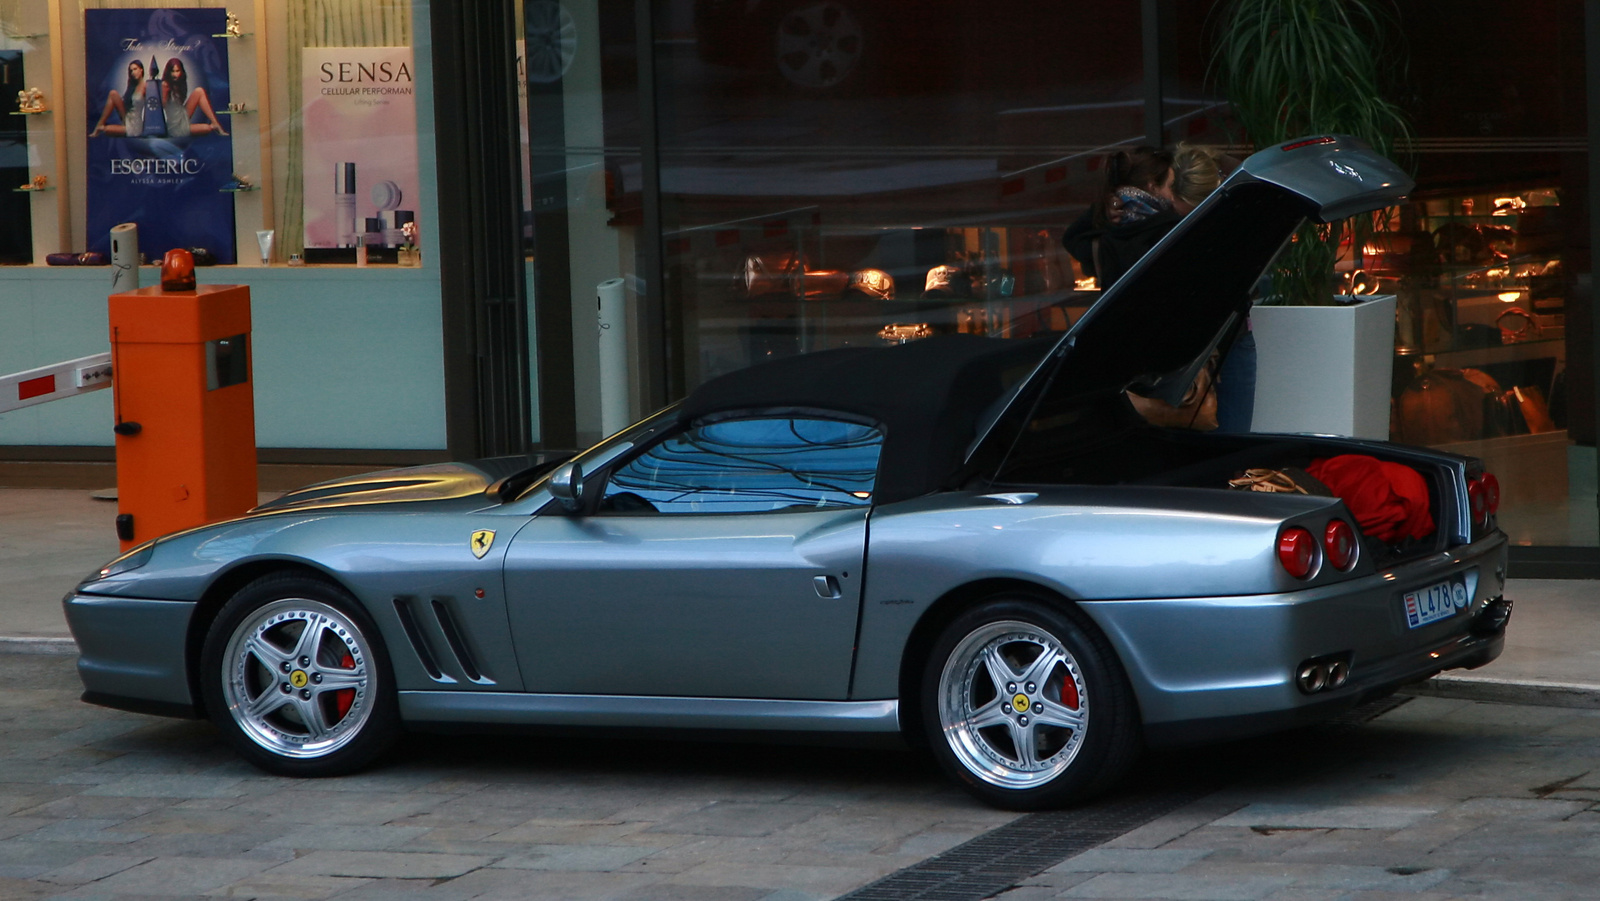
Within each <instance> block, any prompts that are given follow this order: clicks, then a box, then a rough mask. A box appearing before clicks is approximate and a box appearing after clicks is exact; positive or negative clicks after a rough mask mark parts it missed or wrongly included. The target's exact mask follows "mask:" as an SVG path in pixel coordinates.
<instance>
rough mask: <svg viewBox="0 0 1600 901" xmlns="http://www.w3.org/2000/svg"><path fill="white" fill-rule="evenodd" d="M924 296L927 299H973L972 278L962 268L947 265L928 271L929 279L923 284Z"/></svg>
mask: <svg viewBox="0 0 1600 901" xmlns="http://www.w3.org/2000/svg"><path fill="white" fill-rule="evenodd" d="M922 296H923V297H926V298H944V297H958V298H961V299H963V300H967V299H971V297H972V276H970V275H968V274H967V270H966V269H964V268H962V267H960V266H952V265H950V264H948V263H946V264H945V265H943V266H935V267H933V268H932V269H929V270H928V279H927V281H926V282H924V283H923V286H922Z"/></svg>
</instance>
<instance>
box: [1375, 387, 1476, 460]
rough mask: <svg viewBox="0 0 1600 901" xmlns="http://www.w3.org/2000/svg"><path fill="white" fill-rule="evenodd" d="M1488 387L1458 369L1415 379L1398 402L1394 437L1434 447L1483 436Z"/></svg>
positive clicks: (1404, 441)
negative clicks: (1473, 381) (1485, 395)
mask: <svg viewBox="0 0 1600 901" xmlns="http://www.w3.org/2000/svg"><path fill="white" fill-rule="evenodd" d="M1483 398H1484V390H1483V388H1482V387H1481V386H1479V385H1476V384H1473V383H1472V382H1471V381H1469V380H1468V379H1467V378H1466V377H1465V376H1463V375H1462V374H1461V373H1460V372H1459V371H1458V370H1454V369H1435V370H1432V371H1431V372H1425V373H1423V374H1421V375H1419V376H1417V377H1416V378H1414V379H1412V380H1411V384H1409V385H1407V386H1406V389H1405V390H1404V391H1402V392H1400V398H1399V400H1398V401H1396V403H1395V409H1396V414H1397V415H1396V417H1395V424H1396V425H1398V426H1399V428H1398V429H1397V430H1396V431H1395V437H1394V440H1395V441H1398V442H1400V443H1402V444H1417V445H1423V446H1430V445H1435V444H1449V443H1450V442H1453V441H1472V440H1476V439H1478V438H1481V437H1483V410H1484V404H1483Z"/></svg>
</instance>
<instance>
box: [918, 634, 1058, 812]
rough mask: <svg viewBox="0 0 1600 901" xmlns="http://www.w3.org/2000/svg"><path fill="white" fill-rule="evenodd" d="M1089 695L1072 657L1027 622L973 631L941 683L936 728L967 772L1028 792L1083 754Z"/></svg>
mask: <svg viewBox="0 0 1600 901" xmlns="http://www.w3.org/2000/svg"><path fill="white" fill-rule="evenodd" d="M1088 721H1089V693H1088V691H1087V686H1085V685H1084V682H1083V671H1082V669H1081V668H1080V667H1079V666H1078V662H1077V661H1076V660H1075V659H1073V657H1072V654H1071V653H1069V652H1068V651H1067V649H1066V648H1064V647H1062V645H1061V642H1060V641H1058V640H1056V638H1055V637H1054V636H1052V635H1051V634H1050V633H1049V632H1047V631H1046V630H1044V629H1043V628H1041V627H1039V626H1036V625H1034V624H1032V623H1025V622H1017V621H1014V620H1005V621H1001V622H993V623H987V624H985V625H983V626H980V627H978V628H977V629H974V630H973V631H972V632H970V633H969V634H968V635H967V636H966V637H965V638H963V639H962V640H961V642H960V643H959V644H957V645H956V647H955V650H953V651H951V652H950V656H949V657H948V658H946V660H945V664H944V670H943V672H942V673H941V674H940V676H939V726H940V729H941V731H942V732H943V733H944V737H945V741H946V742H948V743H949V746H950V750H951V751H952V752H954V754H955V756H956V759H957V760H959V761H960V762H961V765H962V766H964V767H965V768H966V769H967V771H968V772H970V773H972V775H974V776H976V777H978V778H979V779H982V780H983V781H984V782H987V783H989V784H990V785H994V786H997V787H1000V788H1008V789H1029V788H1037V787H1039V786H1042V785H1046V784H1048V783H1049V782H1050V781H1051V780H1053V779H1055V778H1056V777H1057V776H1059V775H1061V774H1062V773H1063V772H1065V771H1066V769H1067V767H1069V766H1071V765H1072V761H1073V760H1074V759H1075V758H1076V757H1077V756H1078V751H1079V750H1080V749H1082V747H1083V736H1084V732H1085V730H1086V728H1087V726H1088Z"/></svg>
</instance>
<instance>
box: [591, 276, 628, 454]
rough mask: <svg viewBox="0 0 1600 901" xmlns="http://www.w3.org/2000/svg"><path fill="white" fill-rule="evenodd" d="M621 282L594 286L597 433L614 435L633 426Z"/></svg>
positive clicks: (616, 280)
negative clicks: (597, 341)
mask: <svg viewBox="0 0 1600 901" xmlns="http://www.w3.org/2000/svg"><path fill="white" fill-rule="evenodd" d="M622 286H623V281H622V279H620V278H613V279H608V280H606V281H603V282H601V283H600V284H598V285H596V286H595V293H596V295H598V298H599V304H598V307H599V320H600V322H599V324H600V329H599V332H600V335H599V337H600V433H601V434H603V435H614V434H616V433H617V432H620V431H622V430H623V429H624V428H627V427H628V425H629V424H630V423H631V422H632V417H631V416H630V415H629V413H628V329H627V306H628V305H627V302H626V300H625V299H624V294H623V290H622Z"/></svg>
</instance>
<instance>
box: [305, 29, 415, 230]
mask: <svg viewBox="0 0 1600 901" xmlns="http://www.w3.org/2000/svg"><path fill="white" fill-rule="evenodd" d="M302 59H303V64H302V65H303V67H302V69H301V83H300V96H301V98H302V100H301V102H302V103H303V105H304V109H303V110H302V115H301V120H302V123H303V128H304V131H303V134H304V142H305V143H304V151H305V152H304V158H305V175H304V179H305V182H304V190H305V229H306V231H305V246H307V247H355V246H356V245H357V244H359V243H365V244H368V245H382V246H387V247H396V246H399V245H401V244H404V243H406V242H407V241H408V240H409V241H410V242H411V243H413V244H420V243H421V242H420V241H418V240H417V238H416V225H415V223H416V209H417V192H418V186H419V178H418V169H417V104H416V96H415V93H414V92H415V82H414V80H413V77H412V73H413V71H414V67H413V64H412V58H411V48H410V47H307V48H306V49H305V52H304V56H303V57H302ZM408 223H409V224H411V226H410V228H407V225H408Z"/></svg>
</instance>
